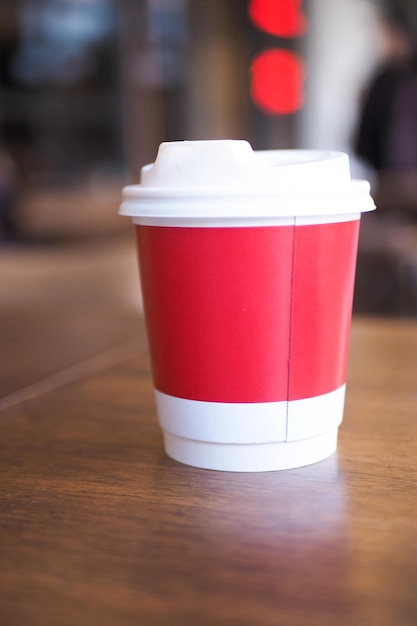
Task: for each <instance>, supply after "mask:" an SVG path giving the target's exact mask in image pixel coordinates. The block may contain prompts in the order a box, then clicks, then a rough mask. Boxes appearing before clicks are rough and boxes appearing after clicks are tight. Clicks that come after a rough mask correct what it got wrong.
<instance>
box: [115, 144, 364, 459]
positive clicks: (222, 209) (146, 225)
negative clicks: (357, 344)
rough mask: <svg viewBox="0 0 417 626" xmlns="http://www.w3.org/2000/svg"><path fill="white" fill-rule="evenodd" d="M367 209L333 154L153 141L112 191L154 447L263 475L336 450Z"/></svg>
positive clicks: (343, 159) (360, 184) (359, 187)
mask: <svg viewBox="0 0 417 626" xmlns="http://www.w3.org/2000/svg"><path fill="white" fill-rule="evenodd" d="M374 208H375V207H374V204H373V201H372V199H371V197H370V195H369V184H368V183H367V182H365V181H357V180H351V177H350V171H349V160H348V157H347V155H345V154H343V153H335V152H317V151H303V150H284V151H279V150H278V151H265V152H254V151H253V150H252V148H251V147H250V145H249V144H248V143H247V142H245V141H195V142H193V141H189V142H188V141H184V142H173V143H163V144H162V145H161V146H160V148H159V152H158V156H157V159H156V161H155V163H153V164H150V165H147V166H145V167H144V168H143V169H142V176H141V184H139V185H132V186H129V187H126V188H125V189H124V199H123V203H122V205H121V209H120V212H121V213H122V214H123V215H129V216H131V217H132V218H133V222H134V225H135V229H136V236H137V244H138V255H139V266H140V275H141V285H142V292H143V300H144V310H145V319H146V325H147V332H148V338H149V345H150V355H151V363H152V374H153V382H154V387H155V396H156V407H157V414H158V419H159V423H160V426H161V428H162V431H163V436H164V445H165V450H166V452H167V454H168V455H169V456H171V457H172V458H174V459H176V460H178V461H181V462H182V463H186V464H189V465H194V466H197V467H203V468H208V469H215V470H229V471H268V470H278V469H286V468H293V467H299V466H303V465H308V464H310V463H315V462H317V461H320V460H322V459H325V458H326V457H328V456H330V455H331V454H332V453H333V452H334V451H335V450H336V446H337V434H338V427H339V425H340V423H341V421H342V418H343V406H344V396H345V382H346V364H347V355H348V342H349V331H350V321H351V310H352V297H353V287H354V276H355V265H356V254H357V242H358V234H359V222H360V215H361V213H362V212H364V211H370V210H373V209H374Z"/></svg>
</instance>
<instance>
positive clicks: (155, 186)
mask: <svg viewBox="0 0 417 626" xmlns="http://www.w3.org/2000/svg"><path fill="white" fill-rule="evenodd" d="M369 192H370V186H369V183H367V182H366V181H362V180H352V179H351V177H350V169H349V158H348V156H347V154H344V153H342V152H326V151H315V150H270V151H260V152H254V151H253V150H252V148H251V146H250V144H249V143H248V142H247V141H240V140H212V141H176V142H172V143H168V142H165V143H162V144H161V145H160V147H159V151H158V156H157V158H156V161H155V163H151V164H149V165H146V166H145V167H143V168H142V171H141V183H140V184H139V185H130V186H128V187H125V188H124V190H123V203H122V205H121V207H120V213H121V214H122V215H129V216H132V217H139V218H171V219H172V218H175V219H189V218H193V219H198V218H210V217H212V218H216V219H219V218H220V219H221V218H238V217H256V218H259V217H266V218H271V217H288V216H294V215H332V214H335V215H338V214H346V213H360V212H364V211H372V210H373V209H374V208H375V205H374V203H373V200H372V198H371V196H370V193H369Z"/></svg>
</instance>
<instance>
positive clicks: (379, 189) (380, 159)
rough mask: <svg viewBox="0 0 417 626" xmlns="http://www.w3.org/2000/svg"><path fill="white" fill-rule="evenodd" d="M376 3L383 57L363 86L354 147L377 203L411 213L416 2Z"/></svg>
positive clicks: (414, 204) (416, 165)
mask: <svg viewBox="0 0 417 626" xmlns="http://www.w3.org/2000/svg"><path fill="white" fill-rule="evenodd" d="M381 8H382V13H381V16H382V34H383V38H384V42H385V60H384V62H383V64H382V65H381V67H380V68H379V69H378V71H377V73H376V75H375V76H374V78H373V80H372V81H371V84H370V86H369V89H368V93H367V96H366V98H365V101H364V105H363V109H362V115H361V118H360V123H359V127H358V135H357V141H356V146H355V150H356V153H357V155H358V156H359V157H360V158H362V159H363V160H364V161H365V162H366V163H367V164H368V165H369V166H370V167H371V168H372V169H373V170H374V172H375V174H376V184H375V189H374V190H373V195H374V197H375V199H376V202H377V206H378V208H379V209H381V210H382V212H387V211H390V212H391V211H395V212H396V213H397V215H399V214H400V213H401V214H402V215H408V216H409V217H410V216H413V217H414V218H415V219H417V2H416V1H415V0H410V1H407V0H391V1H390V2H385V3H384V4H383V5H382V7H381Z"/></svg>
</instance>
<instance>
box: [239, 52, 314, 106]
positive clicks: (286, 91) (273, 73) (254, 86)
mask: <svg viewBox="0 0 417 626" xmlns="http://www.w3.org/2000/svg"><path fill="white" fill-rule="evenodd" d="M250 72H251V77H252V82H251V95H252V98H253V101H254V102H255V104H256V105H257V106H258V107H259V108H260V109H262V110H263V111H265V113H271V114H276V115H288V114H289V113H294V112H295V111H297V110H298V109H300V108H301V107H302V105H303V103H304V92H303V86H304V80H305V74H306V71H305V66H304V63H303V61H302V60H301V58H300V57H299V56H298V55H296V54H294V53H293V52H289V51H288V50H284V49H281V48H275V49H271V50H266V51H265V52H261V53H260V54H259V55H258V56H257V57H256V58H255V59H254V61H253V62H252V65H251V68H250Z"/></svg>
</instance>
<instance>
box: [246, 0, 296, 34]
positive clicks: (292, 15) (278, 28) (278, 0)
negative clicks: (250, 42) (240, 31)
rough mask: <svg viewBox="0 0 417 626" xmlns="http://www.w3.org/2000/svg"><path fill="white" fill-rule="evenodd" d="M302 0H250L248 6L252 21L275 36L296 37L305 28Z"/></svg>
mask: <svg viewBox="0 0 417 626" xmlns="http://www.w3.org/2000/svg"><path fill="white" fill-rule="evenodd" d="M301 2H302V0H251V1H250V2H249V6H248V12H249V17H250V18H251V20H252V21H253V23H254V24H255V25H256V26H257V27H258V28H260V29H261V30H263V31H265V32H266V33H270V34H271V35H275V36H276V37H297V36H298V35H301V34H302V33H303V32H304V31H305V30H306V27H307V25H306V20H305V17H304V15H303V12H302V11H301Z"/></svg>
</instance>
